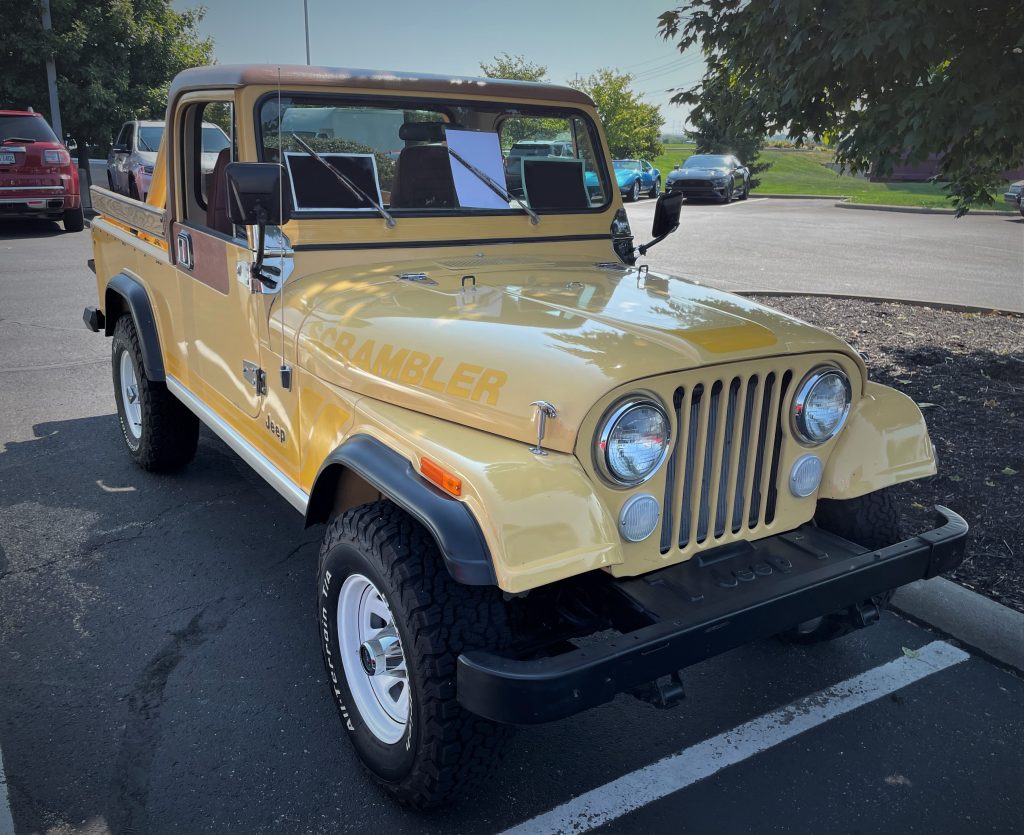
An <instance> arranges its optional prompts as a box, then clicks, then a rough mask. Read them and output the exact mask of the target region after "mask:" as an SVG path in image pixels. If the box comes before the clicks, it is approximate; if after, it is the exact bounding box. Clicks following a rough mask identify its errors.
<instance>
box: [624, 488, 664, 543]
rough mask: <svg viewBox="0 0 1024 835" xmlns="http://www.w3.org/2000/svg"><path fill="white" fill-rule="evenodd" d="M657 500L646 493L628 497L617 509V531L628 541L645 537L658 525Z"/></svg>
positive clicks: (636, 540)
mask: <svg viewBox="0 0 1024 835" xmlns="http://www.w3.org/2000/svg"><path fill="white" fill-rule="evenodd" d="M658 515H659V508H658V500H657V499H656V498H654V496H651V495H649V494H648V493H639V494H638V495H636V496H632V497H630V498H629V499H628V500H627V501H626V503H625V504H624V505H623V506H622V510H620V511H619V533H621V534H622V538H623V539H626V540H628V541H630V542H640V541H641V540H644V539H647V537H649V536H650V535H651V534H652V533H653V532H654V529H655V528H656V527H657V525H658Z"/></svg>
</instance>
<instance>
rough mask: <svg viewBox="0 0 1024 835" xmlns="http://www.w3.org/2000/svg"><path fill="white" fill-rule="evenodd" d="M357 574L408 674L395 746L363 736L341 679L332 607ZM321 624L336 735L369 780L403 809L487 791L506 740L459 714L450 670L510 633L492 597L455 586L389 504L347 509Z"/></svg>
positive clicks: (328, 537)
mask: <svg viewBox="0 0 1024 835" xmlns="http://www.w3.org/2000/svg"><path fill="white" fill-rule="evenodd" d="M352 574H361V575H363V576H364V577H366V578H368V579H369V580H370V581H371V582H372V583H373V584H374V585H375V586H376V588H377V589H378V590H379V591H380V592H381V594H382V595H383V596H384V598H385V599H386V603H387V605H388V607H389V608H390V610H391V613H392V615H393V617H394V623H395V625H396V626H397V628H398V633H399V637H400V640H401V643H402V649H403V652H404V654H405V660H406V665H407V669H408V682H409V685H410V687H411V690H410V715H409V721H408V724H407V727H406V729H405V730H404V732H403V734H402V737H401V739H399V740H398V742H396V743H395V744H387V743H385V742H383V741H382V740H381V739H379V738H378V737H377V736H375V735H374V734H373V733H372V731H370V730H369V728H368V727H367V725H366V723H365V722H364V721H363V718H362V717H361V716H360V714H359V710H358V707H357V704H358V703H357V702H356V700H355V699H354V698H353V697H352V691H351V689H350V687H349V684H348V682H347V680H346V677H345V672H344V669H345V668H344V666H343V663H342V661H341V658H340V652H341V649H340V640H339V637H338V622H337V621H338V597H339V594H340V592H341V587H342V585H343V584H344V582H345V580H346V578H347V577H349V576H350V575H352ZM317 622H318V625H319V630H320V643H321V647H322V650H323V656H324V665H325V668H326V671H327V678H328V685H329V686H330V689H331V693H332V695H333V697H334V700H335V704H336V705H337V707H338V710H339V712H340V714H341V721H342V726H343V727H345V728H346V729H347V733H348V737H349V739H350V740H351V742H352V744H353V746H354V747H355V750H356V754H357V755H358V756H359V759H360V760H361V761H362V762H363V764H364V765H365V766H366V768H367V769H368V770H369V771H370V773H371V774H372V775H373V777H374V779H375V780H376V781H377V782H378V783H379V784H380V785H381V786H382V787H383V788H384V790H385V791H386V792H387V793H388V794H390V795H391V796H393V797H394V798H395V799H396V800H398V801H399V802H400V803H402V804H403V805H406V806H411V807H414V808H417V809H425V808H430V807H433V806H438V805H441V804H444V803H446V802H449V801H451V800H452V799H454V798H455V797H456V796H458V795H460V794H463V793H465V792H467V791H471V790H472V789H473V787H475V786H477V785H479V784H480V783H482V782H484V781H486V780H487V779H488V777H489V776H490V775H491V774H492V773H493V771H494V770H495V769H496V767H497V765H498V763H499V760H500V755H501V750H502V748H503V744H504V742H505V740H506V739H507V737H508V736H509V734H510V732H511V731H510V729H509V728H508V727H507V726H503V725H498V724H496V723H494V722H490V721H488V720H486V719H482V718H480V717H479V716H476V715H475V714H472V713H470V712H469V711H467V710H465V709H464V708H463V707H462V705H460V704H459V702H458V700H457V698H456V694H455V676H456V661H457V659H458V657H459V654H460V653H461V652H462V651H464V650H468V649H488V650H499V651H500V650H501V649H502V648H504V647H505V646H507V645H508V643H509V640H510V633H509V629H508V620H507V612H506V609H505V604H504V602H503V600H502V597H501V593H500V592H499V590H498V589H496V588H492V587H483V586H465V585H461V584H459V583H456V582H455V581H454V580H452V578H451V576H450V575H449V574H448V571H447V569H446V568H445V565H444V562H443V559H442V557H441V555H440V553H439V552H438V549H437V545H436V544H435V542H434V540H433V538H432V537H431V536H430V535H429V534H428V533H427V531H426V530H425V529H424V528H423V527H422V526H421V525H420V524H419V523H418V522H416V521H415V520H414V519H413V518H412V517H410V516H409V515H408V514H407V513H406V512H405V511H403V510H401V509H400V508H399V507H397V506H396V505H394V504H392V503H391V502H389V501H377V502H371V503H370V504H365V505H361V506H359V507H356V508H353V509H351V510H349V511H347V512H346V513H344V514H343V515H341V516H338V517H336V518H335V519H334V520H333V521H332V522H331V523H330V524H329V525H328V527H327V530H326V532H325V534H324V539H323V545H322V546H321V549H320V570H319V574H318V582H317Z"/></svg>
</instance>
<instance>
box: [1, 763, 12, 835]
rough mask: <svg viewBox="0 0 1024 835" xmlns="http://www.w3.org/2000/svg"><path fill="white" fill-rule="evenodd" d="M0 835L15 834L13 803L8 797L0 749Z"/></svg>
mask: <svg viewBox="0 0 1024 835" xmlns="http://www.w3.org/2000/svg"><path fill="white" fill-rule="evenodd" d="M0 835H14V819H13V818H12V817H11V804H10V801H9V799H8V797H7V775H6V774H5V773H4V753H3V751H0Z"/></svg>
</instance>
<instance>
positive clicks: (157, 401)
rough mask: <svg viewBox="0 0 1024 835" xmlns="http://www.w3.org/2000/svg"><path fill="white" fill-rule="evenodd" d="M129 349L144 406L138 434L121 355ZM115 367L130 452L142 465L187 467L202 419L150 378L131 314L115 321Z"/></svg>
mask: <svg viewBox="0 0 1024 835" xmlns="http://www.w3.org/2000/svg"><path fill="white" fill-rule="evenodd" d="M124 353H127V354H128V356H129V357H130V358H131V361H132V365H133V367H134V368H135V379H136V381H137V382H138V390H139V404H140V406H141V408H142V432H141V437H139V438H137V439H136V438H135V437H134V435H133V434H132V432H131V431H129V429H128V426H127V417H126V414H125V406H124V402H123V397H122V394H121V379H120V363H121V355H122V354H124ZM111 367H112V370H113V379H114V399H115V400H116V401H117V417H118V423H119V425H120V427H121V435H122V436H123V437H124V441H125V445H126V446H127V447H128V454H129V455H131V457H132V458H133V459H134V460H135V463H136V464H138V465H139V466H140V467H142V469H144V470H149V471H150V472H167V471H170V470H177V469H180V468H182V467H184V466H185V465H186V464H188V463H189V461H191V460H192V459H193V458H194V457H195V454H196V446H197V445H198V442H199V419H198V418H197V417H196V416H195V415H194V414H192V412H190V411H189V410H188V408H187V407H186V406H185V405H184V404H183V403H182V402H181V401H180V400H178V398H176V397H175V396H174V395H173V394H171V393H170V392H169V391H168V390H167V386H166V385H165V384H164V383H161V382H157V381H154V380H150V379H149V378H148V377H147V376H146V369H145V367H144V365H143V362H142V348H141V347H140V344H139V334H138V332H137V331H136V329H135V322H134V321H133V320H132V317H131V316H130V315H128V314H125V315H123V316H121V317H120V318H119V319H118V320H117V323H116V324H115V325H114V338H113V340H112V341H111Z"/></svg>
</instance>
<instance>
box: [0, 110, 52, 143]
mask: <svg viewBox="0 0 1024 835" xmlns="http://www.w3.org/2000/svg"><path fill="white" fill-rule="evenodd" d="M11 137H14V138H16V139H30V140H32V141H33V142H59V141H60V140H58V139H57V137H56V135H55V134H54V132H53V131H52V130H50V126H49V125H48V124H46V120H45V119H43V117H42V116H31V115H27V116H0V142H3V141H5V140H7V139H10V138H11Z"/></svg>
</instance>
